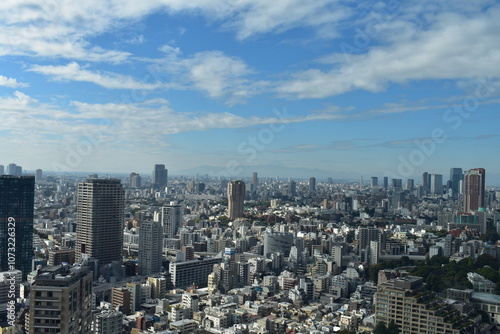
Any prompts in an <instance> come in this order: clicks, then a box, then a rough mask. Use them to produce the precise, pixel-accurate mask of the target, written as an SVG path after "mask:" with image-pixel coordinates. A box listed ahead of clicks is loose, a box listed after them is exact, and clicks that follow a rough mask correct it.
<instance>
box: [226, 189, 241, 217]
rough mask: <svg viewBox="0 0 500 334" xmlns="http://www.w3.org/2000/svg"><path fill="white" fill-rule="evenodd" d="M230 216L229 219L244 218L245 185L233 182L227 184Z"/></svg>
mask: <svg viewBox="0 0 500 334" xmlns="http://www.w3.org/2000/svg"><path fill="white" fill-rule="evenodd" d="M227 198H228V208H227V212H228V216H229V219H236V218H243V210H244V201H245V183H244V182H243V181H239V180H238V181H231V182H229V183H228V184H227Z"/></svg>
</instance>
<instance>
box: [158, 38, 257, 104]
mask: <svg viewBox="0 0 500 334" xmlns="http://www.w3.org/2000/svg"><path fill="white" fill-rule="evenodd" d="M161 50H162V51H163V52H165V53H166V57H165V58H164V59H163V60H161V61H159V62H158V63H157V67H156V70H157V71H162V72H166V73H168V74H169V77H170V78H171V80H173V83H174V84H177V85H178V87H184V88H186V89H195V90H200V91H202V92H204V93H205V94H206V95H207V96H209V97H211V98H215V99H224V100H226V102H227V104H229V105H232V104H236V103H241V102H244V101H245V100H246V99H248V98H249V97H251V96H253V95H255V94H257V93H260V92H261V91H262V89H263V88H264V87H266V85H267V83H266V82H264V81H256V82H252V81H251V80H250V76H251V75H252V74H254V72H253V71H252V70H251V69H250V68H249V67H248V65H247V64H246V63H245V62H244V61H243V60H241V59H239V58H237V57H230V56H227V55H225V54H224V53H223V52H221V51H205V52H199V53H196V54H194V55H192V56H188V57H182V55H181V51H180V49H179V48H173V47H171V46H168V45H165V46H163V47H162V48H161Z"/></svg>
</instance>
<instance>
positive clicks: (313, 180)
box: [309, 177, 316, 192]
mask: <svg viewBox="0 0 500 334" xmlns="http://www.w3.org/2000/svg"><path fill="white" fill-rule="evenodd" d="M309 191H310V192H313V191H316V178H315V177H310V178H309Z"/></svg>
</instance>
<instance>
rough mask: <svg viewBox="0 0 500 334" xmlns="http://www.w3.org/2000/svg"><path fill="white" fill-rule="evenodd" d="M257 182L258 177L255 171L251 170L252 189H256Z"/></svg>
mask: <svg viewBox="0 0 500 334" xmlns="http://www.w3.org/2000/svg"><path fill="white" fill-rule="evenodd" d="M258 184H259V178H258V177H257V172H253V175H252V186H253V191H257V186H258Z"/></svg>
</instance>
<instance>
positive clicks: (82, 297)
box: [26, 266, 92, 334]
mask: <svg viewBox="0 0 500 334" xmlns="http://www.w3.org/2000/svg"><path fill="white" fill-rule="evenodd" d="M26 325H27V329H28V333H30V334H38V333H65V334H90V333H92V327H91V325H92V272H91V271H89V270H87V269H86V268H78V267H75V268H70V267H68V266H53V267H46V268H44V269H42V270H41V271H40V272H39V275H38V277H37V278H36V280H35V283H34V284H33V285H32V286H31V291H30V310H29V317H28V319H27V324H26Z"/></svg>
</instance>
